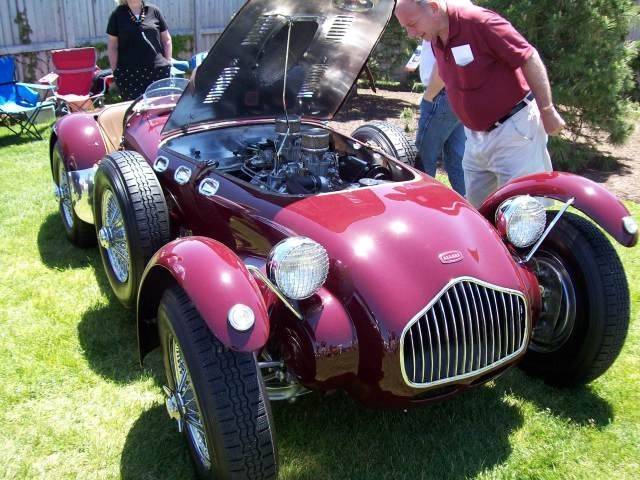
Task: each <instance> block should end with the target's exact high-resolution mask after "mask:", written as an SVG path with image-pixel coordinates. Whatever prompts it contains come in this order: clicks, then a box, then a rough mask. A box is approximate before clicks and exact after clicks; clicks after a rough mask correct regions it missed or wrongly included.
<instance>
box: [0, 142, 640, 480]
mask: <svg viewBox="0 0 640 480" xmlns="http://www.w3.org/2000/svg"><path fill="white" fill-rule="evenodd" d="M47 146H48V143H47V141H41V142H24V143H16V142H15V139H14V138H13V137H9V136H7V135H6V131H4V130H0V347H1V348H0V379H1V381H0V477H2V478H12V479H13V478H29V479H31V478H36V479H40V478H42V479H61V478H74V479H75V478H78V479H102V478H120V477H122V478H128V479H155V478H163V479H165V478H166V479H182V478H191V476H192V475H193V473H192V468H191V464H190V460H189V458H188V452H187V449H186V446H185V443H184V442H183V440H182V438H181V436H180V435H179V434H178V433H177V430H176V429H175V425H174V423H172V421H170V420H169V418H168V416H167V415H166V413H165V408H164V404H163V397H162V395H161V388H160V387H161V385H162V381H163V380H162V378H163V372H162V370H161V368H159V363H160V362H159V356H158V355H157V354H155V355H153V356H152V357H151V361H150V362H149V363H148V364H147V365H146V368H141V367H140V366H139V365H138V359H137V346H136V333H135V325H134V315H133V313H132V312H130V311H126V310H124V309H123V308H122V307H121V306H120V305H119V304H118V303H117V301H116V300H115V298H114V297H113V295H112V294H111V292H110V291H109V286H108V283H107V280H106V277H105V275H104V273H103V270H102V266H101V264H100V257H99V254H98V252H97V250H96V249H89V250H79V249H77V248H74V247H72V246H71V245H70V244H69V243H68V242H67V241H66V239H65V238H64V233H63V230H62V226H61V224H60V220H59V218H58V213H57V207H56V204H55V201H54V199H53V194H52V188H51V179H50V172H49V162H48V158H47ZM628 206H629V208H630V209H631V210H632V211H633V213H634V214H635V215H636V217H637V218H638V217H640V206H639V205H636V204H629V205H628ZM618 251H619V253H620V255H621V256H622V258H623V261H624V263H625V266H626V269H627V274H628V277H629V284H630V286H631V292H632V296H633V307H632V324H631V331H630V334H629V337H628V340H627V343H626V346H625V348H624V350H623V352H622V355H621V356H620V358H619V359H618V361H617V362H616V364H615V365H614V367H613V368H612V369H611V370H610V371H609V372H607V373H606V374H605V376H604V377H602V378H600V379H599V380H597V381H596V382H594V383H593V384H592V385H590V386H588V387H586V388H581V389H578V390H557V389H554V388H551V387H548V386H546V385H545V384H543V383H542V382H540V381H537V380H533V379H531V378H528V377H526V376H525V375H523V374H522V373H521V372H520V371H519V370H517V369H512V370H511V371H509V372H508V373H507V374H505V375H504V376H503V377H502V378H500V379H498V380H497V381H495V382H492V383H490V384H488V385H486V386H483V387H480V388H477V389H475V390H473V391H471V392H468V393H466V394H464V395H462V396H459V397H457V398H455V399H453V400H451V401H449V402H445V403H441V404H437V405H434V406H431V407H423V408H418V409H413V410H409V411H408V412H403V411H377V410H366V409H363V408H361V407H360V406H358V405H357V404H356V403H355V402H353V401H352V400H350V399H349V398H348V397H347V396H346V395H343V394H340V393H338V394H335V395H331V396H328V397H326V398H322V397H320V396H319V395H316V394H312V395H309V396H307V397H304V398H302V399H300V400H299V401H298V402H297V403H294V404H274V405H273V409H274V415H275V422H276V433H277V436H278V446H279V454H280V459H279V460H280V472H281V478H283V479H298V478H302V479H314V480H315V479H332V478H335V479H341V480H342V479H345V478H348V479H383V478H384V479H404V478H407V479H422V478H434V479H442V478H505V479H506V478H509V479H520V478H536V479H547V478H548V479H551V478H554V479H555V478H558V479H568V478H588V479H593V478H602V479H610V478H615V479H624V478H628V479H637V478H640V389H639V388H638V386H639V384H640V353H639V349H638V347H639V346H640V322H639V321H638V318H637V317H638V311H639V306H640V249H638V248H636V249H634V250H627V249H624V248H618Z"/></svg>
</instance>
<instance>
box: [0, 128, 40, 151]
mask: <svg viewBox="0 0 640 480" xmlns="http://www.w3.org/2000/svg"><path fill="white" fill-rule="evenodd" d="M51 125H52V123H43V124H38V125H36V130H37V131H38V132H39V133H40V135H42V138H43V140H38V139H35V138H33V137H31V136H27V135H26V134H23V135H16V134H14V133H12V132H10V131H9V129H7V128H6V127H5V128H2V129H0V148H2V147H10V146H15V145H23V144H25V143H31V142H39V141H48V139H49V132H50V131H51ZM14 128H15V126H14Z"/></svg>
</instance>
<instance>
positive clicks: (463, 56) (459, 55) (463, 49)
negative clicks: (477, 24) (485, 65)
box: [451, 44, 473, 67]
mask: <svg viewBox="0 0 640 480" xmlns="http://www.w3.org/2000/svg"><path fill="white" fill-rule="evenodd" d="M451 53H453V58H454V59H455V61H456V65H458V66H459V67H466V66H467V65H469V64H470V63H471V62H473V52H471V45H469V44H467V45H460V46H459V47H453V48H452V49H451Z"/></svg>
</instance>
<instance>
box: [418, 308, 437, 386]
mask: <svg viewBox="0 0 640 480" xmlns="http://www.w3.org/2000/svg"><path fill="white" fill-rule="evenodd" d="M428 328H429V324H427V329H428ZM418 336H419V337H420V345H421V348H420V349H421V351H422V376H421V377H420V378H422V381H423V382H424V364H425V358H424V343H423V341H422V327H420V321H418ZM429 345H431V334H430V333H429ZM431 367H432V368H433V363H432V366H431Z"/></svg>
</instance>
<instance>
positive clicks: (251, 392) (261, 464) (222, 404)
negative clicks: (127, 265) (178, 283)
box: [163, 287, 277, 480]
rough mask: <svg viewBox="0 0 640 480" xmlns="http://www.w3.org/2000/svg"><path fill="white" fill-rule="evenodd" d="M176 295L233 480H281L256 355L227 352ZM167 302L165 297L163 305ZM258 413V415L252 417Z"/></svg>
mask: <svg viewBox="0 0 640 480" xmlns="http://www.w3.org/2000/svg"><path fill="white" fill-rule="evenodd" d="M165 296H173V297H174V299H175V302H176V303H177V304H178V305H179V308H180V310H181V311H182V312H183V321H184V323H185V326H186V329H187V331H188V332H189V337H190V342H192V345H190V347H187V346H185V345H183V346H182V347H183V348H193V350H194V351H195V352H197V356H198V358H199V362H200V366H201V369H202V371H203V374H204V380H205V383H206V384H207V385H208V392H210V394H211V395H212V396H213V397H214V402H213V404H214V405H215V409H216V412H215V415H214V416H215V418H217V420H218V421H217V424H218V428H219V429H220V434H221V435H220V436H221V438H222V442H223V444H224V450H225V452H226V455H227V465H228V472H229V477H228V478H230V479H238V480H240V479H250V480H270V479H275V478H277V455H276V451H275V441H274V437H273V431H272V427H271V423H272V422H271V421H270V416H271V411H270V407H269V404H268V401H265V399H264V395H263V386H262V383H261V382H262V380H261V377H260V372H259V371H258V368H257V365H256V360H255V357H254V355H253V354H251V353H246V352H234V351H231V350H229V349H228V348H226V347H225V346H224V345H223V344H222V343H221V342H220V341H219V340H218V339H217V338H216V337H215V336H214V335H213V334H212V333H211V332H210V330H209V329H208V328H207V327H206V326H205V324H204V321H203V319H202V317H201V316H200V314H199V313H198V311H197V309H196V308H195V306H194V304H193V303H192V302H191V300H190V299H189V297H188V296H187V294H186V293H185V292H184V290H182V289H181V288H179V287H174V288H172V289H170V290H168V291H167V292H166V293H165ZM164 302H165V300H164V299H163V303H164ZM254 412H255V413H254Z"/></svg>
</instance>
